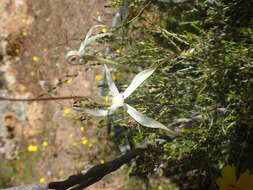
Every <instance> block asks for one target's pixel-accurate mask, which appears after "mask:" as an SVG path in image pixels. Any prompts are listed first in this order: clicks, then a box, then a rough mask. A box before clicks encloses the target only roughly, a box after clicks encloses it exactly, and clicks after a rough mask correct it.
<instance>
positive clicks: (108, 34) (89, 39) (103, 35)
mask: <svg viewBox="0 0 253 190" xmlns="http://www.w3.org/2000/svg"><path fill="white" fill-rule="evenodd" d="M105 36H112V33H103V34H97V35H95V36H92V37H90V38H88V39H87V40H86V44H85V46H84V47H82V46H81V47H80V48H79V52H80V53H84V49H85V47H86V46H88V45H89V44H91V43H92V42H94V41H96V40H97V39H100V38H103V37H105Z"/></svg>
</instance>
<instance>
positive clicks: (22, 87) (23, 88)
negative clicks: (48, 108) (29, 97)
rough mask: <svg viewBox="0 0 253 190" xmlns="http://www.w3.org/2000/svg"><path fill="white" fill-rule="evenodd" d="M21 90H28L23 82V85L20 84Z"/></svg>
mask: <svg viewBox="0 0 253 190" xmlns="http://www.w3.org/2000/svg"><path fill="white" fill-rule="evenodd" d="M19 90H20V91H21V92H25V91H26V90H27V88H26V87H25V86H24V85H22V84H21V85H19Z"/></svg>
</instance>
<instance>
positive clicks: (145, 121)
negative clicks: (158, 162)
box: [75, 65, 179, 135]
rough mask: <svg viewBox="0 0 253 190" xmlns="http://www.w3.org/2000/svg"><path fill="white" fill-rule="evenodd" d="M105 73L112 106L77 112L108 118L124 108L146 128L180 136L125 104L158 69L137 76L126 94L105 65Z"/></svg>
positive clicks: (80, 109) (151, 69)
mask: <svg viewBox="0 0 253 190" xmlns="http://www.w3.org/2000/svg"><path fill="white" fill-rule="evenodd" d="M104 67H105V72H106V79H107V83H108V86H109V94H110V95H111V97H112V101H111V105H110V107H109V108H108V109H106V110H102V109H97V110H92V109H87V108H84V109H83V108H75V109H76V110H77V111H81V112H85V113H88V114H91V115H94V116H108V115H111V114H113V113H115V111H116V110H117V109H119V108H121V107H123V108H124V109H125V110H126V112H127V113H128V114H129V115H130V116H131V117H132V118H133V119H134V120H135V121H137V122H138V123H140V124H141V125H143V126H145V127H150V128H160V129H164V130H166V131H169V132H170V133H172V134H174V135H175V134H176V135H179V134H178V133H177V132H174V131H172V130H170V129H168V128H167V127H166V126H164V125H163V124H162V123H160V122H158V121H156V120H154V119H152V118H149V117H147V116H146V115H144V114H142V113H140V112H138V111H137V110H136V109H135V108H133V107H132V106H130V105H128V104H127V103H125V99H126V98H128V97H129V96H130V95H131V94H132V93H133V92H134V91H135V90H136V89H137V88H138V87H139V86H140V85H141V84H142V83H143V82H144V81H145V80H146V79H147V78H148V77H149V76H150V75H152V73H153V72H154V71H155V70H156V68H150V69H146V70H144V71H142V72H140V73H139V74H137V75H136V76H135V77H134V79H133V80H132V82H131V84H130V85H129V86H128V87H127V89H126V90H125V91H124V92H119V90H118V88H117V87H116V85H115V83H114V81H113V80H112V76H111V74H110V71H109V70H108V68H107V66H106V65H104Z"/></svg>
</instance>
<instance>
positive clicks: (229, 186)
mask: <svg viewBox="0 0 253 190" xmlns="http://www.w3.org/2000/svg"><path fill="white" fill-rule="evenodd" d="M221 174H222V177H220V178H218V179H217V180H216V183H217V184H218V186H219V189H220V190H251V189H252V187H253V175H250V172H249V170H246V171H245V172H244V173H242V175H240V177H239V179H238V180H236V174H235V167H234V166H233V165H232V166H225V167H224V168H223V169H222V171H221Z"/></svg>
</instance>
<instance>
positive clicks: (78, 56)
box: [65, 25, 112, 63]
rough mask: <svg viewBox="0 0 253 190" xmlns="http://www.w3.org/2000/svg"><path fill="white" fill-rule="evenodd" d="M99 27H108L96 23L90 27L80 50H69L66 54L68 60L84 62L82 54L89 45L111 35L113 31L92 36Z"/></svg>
mask: <svg viewBox="0 0 253 190" xmlns="http://www.w3.org/2000/svg"><path fill="white" fill-rule="evenodd" d="M99 27H103V28H105V27H107V26H105V25H95V26H93V27H91V28H90V30H89V31H88V33H87V34H86V36H85V39H84V41H83V42H82V43H81V45H80V47H79V49H78V50H72V51H69V52H68V53H67V55H66V57H65V58H66V60H67V61H68V62H70V63H72V62H75V61H79V62H82V61H83V60H82V56H83V54H84V53H85V49H86V47H87V46H88V45H90V44H91V43H92V42H94V41H96V40H97V39H100V38H103V37H105V36H111V35H112V33H102V34H97V35H95V36H91V35H92V33H93V30H94V29H95V28H99Z"/></svg>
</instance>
